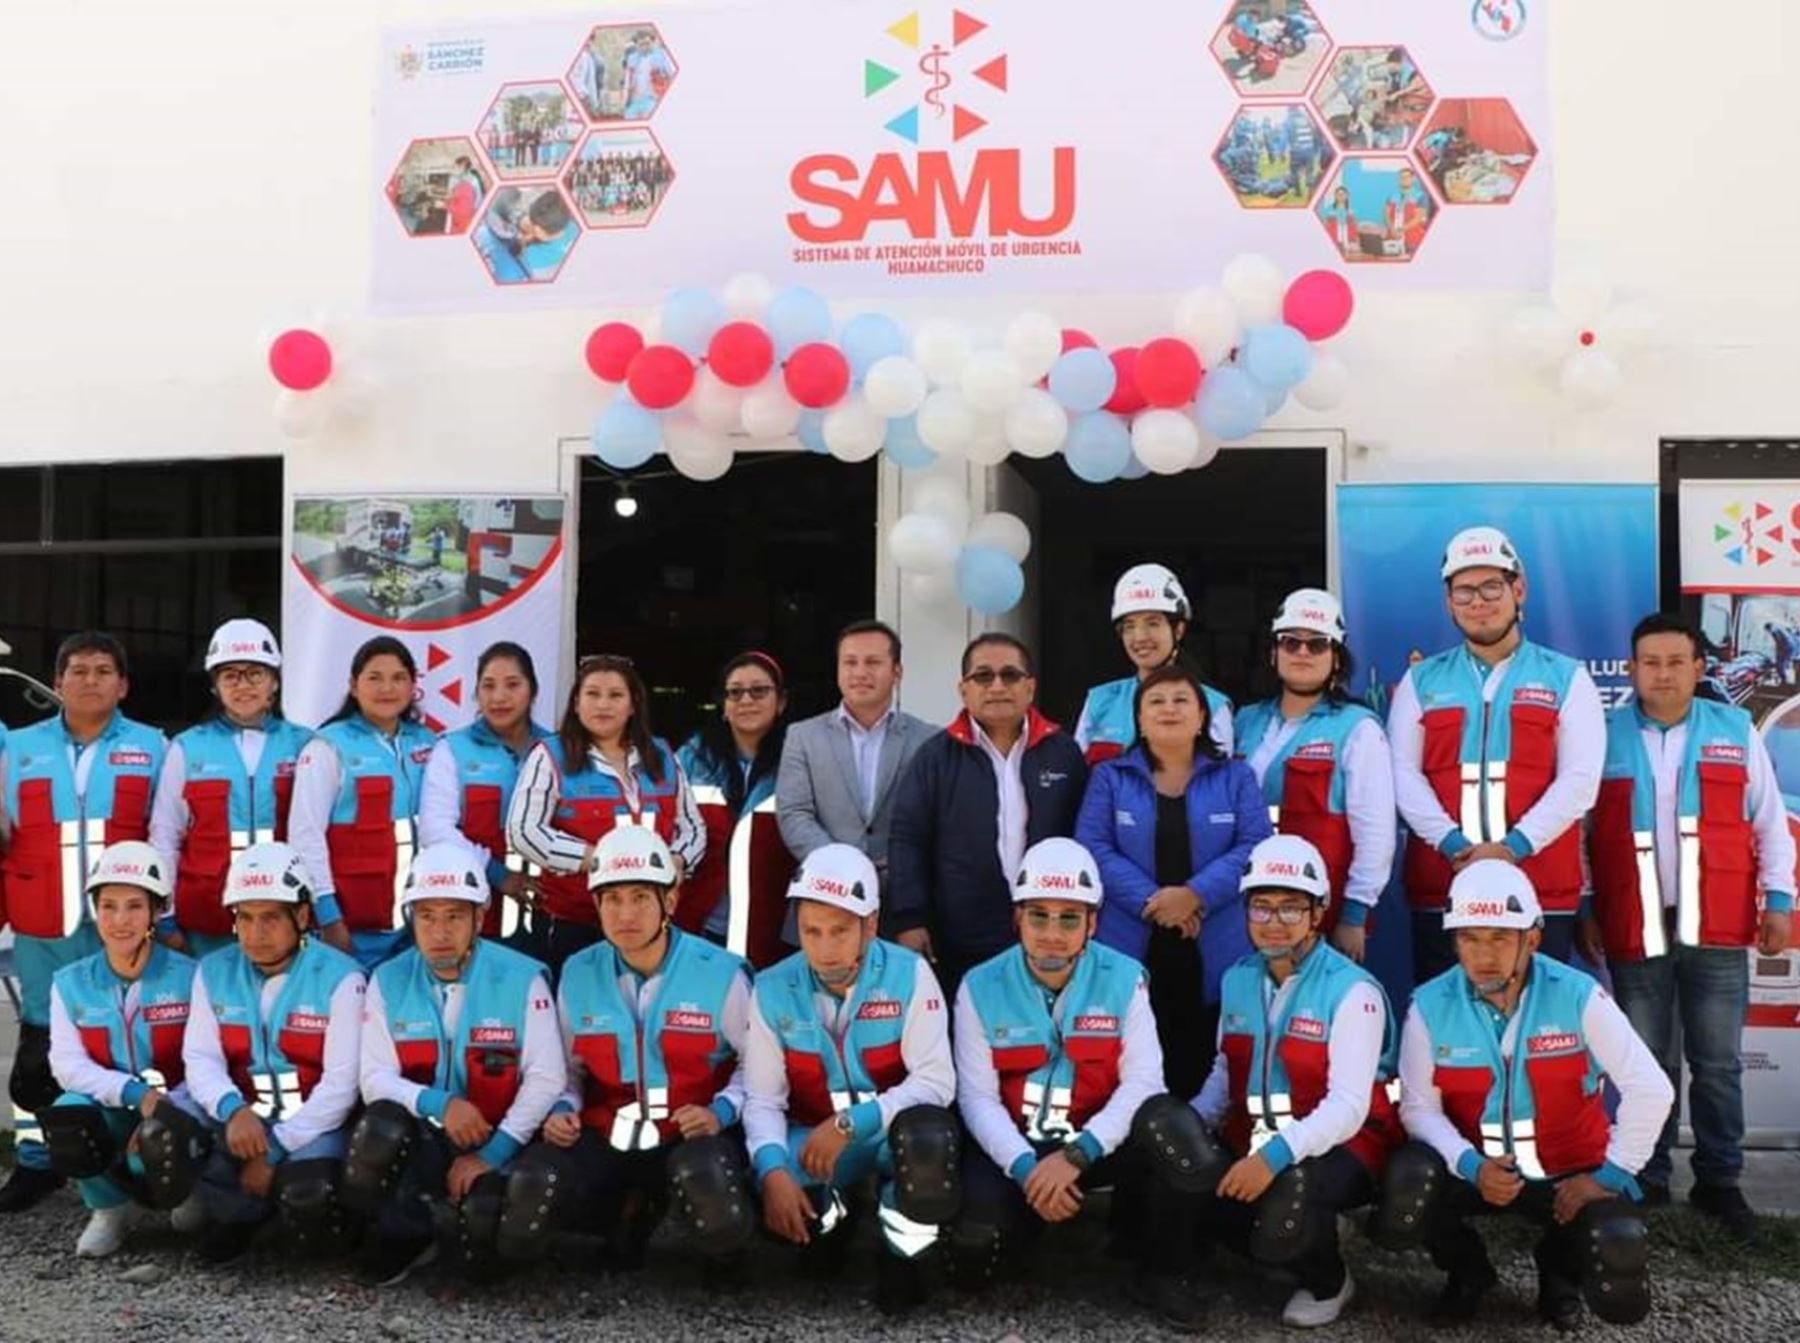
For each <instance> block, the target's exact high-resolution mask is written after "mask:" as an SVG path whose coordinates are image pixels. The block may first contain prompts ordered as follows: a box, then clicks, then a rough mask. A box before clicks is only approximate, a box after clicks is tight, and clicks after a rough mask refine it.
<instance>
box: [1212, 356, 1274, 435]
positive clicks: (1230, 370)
mask: <svg viewBox="0 0 1800 1343" xmlns="http://www.w3.org/2000/svg"><path fill="white" fill-rule="evenodd" d="M1194 409H1195V411H1196V413H1197V414H1198V415H1199V416H1200V423H1201V424H1203V425H1205V426H1206V431H1207V432H1208V433H1209V434H1211V435H1212V436H1213V437H1214V438H1222V439H1228V440H1229V439H1234V438H1243V437H1244V436H1245V435H1247V434H1253V433H1255V432H1256V431H1257V430H1258V429H1259V428H1261V427H1262V422H1263V420H1264V418H1265V417H1266V416H1267V415H1268V413H1269V407H1268V403H1267V402H1266V401H1265V400H1264V399H1263V389H1262V388H1261V387H1260V386H1258V385H1257V381H1256V379H1255V378H1253V377H1251V376H1250V375H1249V374H1248V373H1246V372H1244V370H1243V369H1241V368H1238V367H1237V366H1236V365H1234V364H1227V365H1226V366H1225V367H1224V368H1215V369H1214V370H1212V372H1210V373H1208V374H1207V375H1206V380H1205V381H1204V382H1202V383H1201V384H1200V396H1199V399H1198V400H1196V401H1195V402H1194Z"/></svg>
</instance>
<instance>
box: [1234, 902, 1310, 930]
mask: <svg viewBox="0 0 1800 1343" xmlns="http://www.w3.org/2000/svg"><path fill="white" fill-rule="evenodd" d="M1248 912H1249V914H1250V922H1252V923H1279V924H1283V925H1285V926H1286V927H1289V928H1298V927H1299V926H1300V925H1301V924H1303V923H1305V922H1306V916H1307V915H1308V914H1310V913H1312V909H1311V908H1310V907H1309V906H1307V905H1251V906H1249V911H1248Z"/></svg>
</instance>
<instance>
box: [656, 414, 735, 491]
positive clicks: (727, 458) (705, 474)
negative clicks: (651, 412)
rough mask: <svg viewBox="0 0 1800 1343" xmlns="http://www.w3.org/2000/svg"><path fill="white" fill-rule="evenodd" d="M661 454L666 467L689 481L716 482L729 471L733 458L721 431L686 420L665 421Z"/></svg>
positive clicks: (733, 455)
mask: <svg viewBox="0 0 1800 1343" xmlns="http://www.w3.org/2000/svg"><path fill="white" fill-rule="evenodd" d="M663 451H665V452H667V453H668V454H669V464H670V465H671V466H673V467H674V468H675V469H676V470H677V471H679V472H680V473H681V474H682V475H684V476H686V477H687V478H688V479H689V480H717V479H718V478H719V477H720V476H722V475H724V474H725V473H726V472H727V471H729V470H731V463H732V459H733V458H734V457H736V456H737V454H736V453H735V452H734V451H733V450H732V447H731V444H730V443H729V442H728V441H727V440H726V438H725V435H724V433H723V432H722V431H720V430H716V429H711V428H708V427H707V426H705V425H700V424H695V423H692V422H690V421H687V420H672V421H665V422H664V424H663Z"/></svg>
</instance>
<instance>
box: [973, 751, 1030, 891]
mask: <svg viewBox="0 0 1800 1343" xmlns="http://www.w3.org/2000/svg"><path fill="white" fill-rule="evenodd" d="M970 726H971V727H973V728H974V729H975V744H976V745H977V746H978V747H980V748H981V753H982V754H983V755H985V756H986V757H987V758H988V763H989V764H991V765H992V766H993V767H994V791H995V792H996V793H997V794H998V796H999V805H998V807H997V808H996V810H995V813H994V835H995V839H994V850H995V852H996V853H997V854H998V855H999V857H1000V870H1001V871H1002V872H1017V871H1018V870H1019V865H1020V863H1021V862H1023V861H1024V858H1025V835H1026V829H1025V827H1026V822H1027V821H1028V820H1029V819H1030V805H1029V803H1028V802H1027V801H1026V798H1025V776H1024V766H1025V731H1024V729H1023V728H1021V729H1020V730H1019V735H1018V736H1017V737H1015V738H1014V739H1013V744H1012V749H1011V750H1010V751H1007V752H1005V753H1004V754H1002V753H1001V750H1000V748H999V747H998V746H996V745H994V743H993V741H992V739H991V738H989V736H988V734H987V733H986V732H983V731H982V729H981V724H980V723H977V722H975V721H974V720H973V719H971V720H970Z"/></svg>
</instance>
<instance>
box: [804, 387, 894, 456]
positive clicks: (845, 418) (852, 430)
mask: <svg viewBox="0 0 1800 1343" xmlns="http://www.w3.org/2000/svg"><path fill="white" fill-rule="evenodd" d="M819 434H820V436H821V437H823V438H824V440H825V446H826V448H828V449H829V450H830V452H831V455H832V456H833V457H835V458H837V459H838V460H839V461H840V462H866V461H868V460H869V458H871V457H873V456H874V455H875V454H876V453H878V452H880V451H881V441H882V439H884V438H886V437H887V421H886V420H885V419H883V418H882V417H881V416H880V415H877V414H876V413H875V412H874V411H873V410H872V409H871V408H870V407H869V402H868V400H867V398H865V397H864V396H863V395H862V393H861V392H852V393H850V395H848V396H846V397H845V398H844V399H843V400H842V401H840V402H838V403H837V405H835V406H833V407H832V408H831V409H830V410H828V411H826V412H825V418H824V419H823V420H822V421H821V422H820V424H819Z"/></svg>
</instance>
